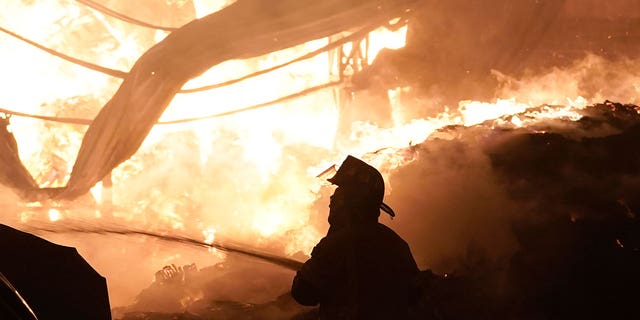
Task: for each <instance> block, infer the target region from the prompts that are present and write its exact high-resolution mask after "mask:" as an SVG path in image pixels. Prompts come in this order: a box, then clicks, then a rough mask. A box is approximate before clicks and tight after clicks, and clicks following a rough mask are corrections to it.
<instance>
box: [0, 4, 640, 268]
mask: <svg viewBox="0 0 640 320" xmlns="http://www.w3.org/2000/svg"><path fill="white" fill-rule="evenodd" d="M26 3H33V4H26ZM231 3H233V1H223V0H219V1H215V0H210V1H204V0H201V1H194V5H195V9H196V12H195V13H194V15H195V17H202V16H204V15H206V14H208V13H210V12H214V11H216V10H219V9H220V8H222V7H224V6H226V5H229V4H231ZM80 21H81V22H83V23H80ZM0 25H2V26H6V27H8V28H11V29H13V30H16V31H17V32H19V33H20V34H22V35H24V36H26V37H29V38H31V39H33V40H35V41H39V42H41V43H43V44H45V45H47V46H50V47H53V48H56V49H60V50H61V51H65V49H69V46H67V45H66V44H65V41H66V40H68V39H67V38H68V37H71V36H70V33H72V32H73V31H77V32H80V33H99V34H100V35H101V37H102V38H103V39H106V40H105V43H102V44H100V43H83V42H77V43H75V44H76V45H78V46H80V47H78V48H76V49H75V50H76V52H75V53H76V54H78V55H84V58H87V59H90V60H92V61H95V62H97V63H99V64H102V65H106V66H109V67H112V68H119V69H121V70H127V69H128V68H130V67H131V66H132V65H133V63H134V62H135V61H136V59H137V57H139V56H140V55H141V54H142V53H143V52H144V50H146V48H148V47H149V46H150V45H152V44H153V43H148V42H142V41H141V40H139V38H138V37H136V36H135V32H139V31H136V30H137V29H135V28H133V27H131V28H130V29H121V28H122V26H121V25H118V24H114V23H113V21H111V20H110V19H109V18H108V17H104V16H101V15H100V14H98V13H95V12H92V11H90V10H85V9H81V8H80V7H78V6H73V5H66V4H65V5H62V4H60V3H58V2H57V1H38V2H37V3H36V2H24V1H22V2H20V1H17V2H16V1H12V2H8V3H2V4H0ZM140 32H141V31H140ZM406 32H407V28H406V27H401V28H399V29H398V30H396V31H390V30H388V29H385V28H380V29H378V30H375V31H373V32H371V34H370V35H369V48H368V54H369V55H368V62H371V61H373V59H374V58H375V56H376V55H377V54H378V53H379V52H380V51H381V50H382V49H383V48H390V49H397V48H401V47H402V46H403V45H404V43H405V39H406ZM165 35H166V33H164V32H157V33H156V34H155V35H154V37H153V38H152V39H154V41H158V40H159V39H161V38H162V37H164V36H165ZM328 43H329V39H317V40H314V41H310V42H308V43H305V44H302V45H299V46H296V47H293V48H289V49H286V50H281V51H278V52H274V53H270V54H267V55H264V56H261V57H256V58H253V59H246V60H233V61H227V62H224V63H222V64H220V65H217V66H215V67H213V68H211V69H210V70H209V71H207V72H205V73H204V74H203V75H201V76H200V77H198V78H196V79H193V80H191V81H189V82H188V83H187V84H185V86H184V87H185V88H194V87H199V86H202V85H208V84H212V83H219V82H223V81H227V80H231V79H235V78H238V77H240V76H243V75H246V74H250V73H252V72H256V71H259V70H262V69H265V68H269V67H271V66H274V65H277V64H280V63H283V62H287V61H289V60H291V59H293V58H296V57H298V56H300V55H303V54H305V53H308V52H311V51H313V50H316V49H318V48H320V47H322V46H324V45H326V44H328ZM0 44H2V46H3V48H6V49H5V50H3V52H2V53H1V55H2V59H0V68H2V69H3V70H4V71H5V72H4V73H3V74H5V75H16V76H11V77H6V76H3V77H0V85H2V87H3V88H8V90H6V91H4V92H3V94H2V97H1V98H0V99H1V100H0V104H1V106H2V107H6V108H10V109H14V110H17V111H21V112H26V113H36V114H48V115H60V116H67V117H68V116H78V117H85V118H91V117H93V116H95V114H97V112H98V111H99V109H100V107H101V106H103V105H104V103H105V102H106V101H108V99H109V98H110V97H111V96H112V95H113V93H114V92H115V90H117V87H118V85H119V81H120V80H117V79H115V80H114V79H110V78H108V77H107V76H104V75H100V74H96V73H94V72H91V71H86V70H84V69H82V68H79V67H76V66H73V65H69V64H68V63H67V62H64V61H61V60H59V59H57V58H53V57H51V56H49V55H47V54H45V53H42V52H40V51H37V50H36V49H33V48H31V47H28V46H26V45H24V44H22V43H20V42H18V41H16V40H14V39H11V38H8V37H6V36H0ZM347 49H349V48H347ZM330 54H331V53H325V54H320V55H317V56H316V57H314V58H312V59H309V60H306V61H302V62H298V63H294V64H292V65H290V66H288V67H285V68H282V69H279V70H277V71H274V72H270V73H268V74H264V75H261V76H259V77H255V78H252V79H248V80H244V81H242V82H239V83H236V84H234V85H232V86H227V87H222V88H218V89H216V90H210V91H204V92H198V93H191V94H179V95H177V96H176V97H175V98H174V99H173V101H172V102H171V104H170V106H169V107H168V108H167V110H166V111H165V113H164V114H163V116H162V119H161V121H170V120H176V119H185V118H192V117H203V116H208V115H215V114H219V113H222V112H227V111H233V110H237V109H239V108H243V107H246V106H251V105H255V104H258V103H262V102H265V101H270V100H274V99H277V98H279V97H282V96H286V95H288V94H292V93H295V92H298V91H301V90H304V89H306V88H309V87H313V86H317V85H320V84H323V83H327V82H330V81H332V80H335V77H336V75H335V69H336V67H335V65H334V64H332V59H331V55H330ZM602 64H604V62H603V61H601V60H600V59H599V58H596V57H593V56H589V57H587V58H586V59H585V60H584V61H580V62H576V65H575V66H573V67H571V68H569V69H567V70H564V71H558V70H555V71H554V72H552V73H550V74H547V75H543V76H539V77H537V78H533V79H511V78H509V77H507V76H506V75H498V76H499V77H502V78H500V79H501V80H502V81H503V82H504V83H508V84H510V85H505V86H503V90H502V91H501V92H500V93H499V95H500V97H501V98H499V99H496V100H495V101H493V102H486V101H462V102H460V103H459V105H458V106H457V108H449V107H446V108H444V109H443V111H442V112H441V113H439V114H435V115H433V116H432V117H425V118H410V116H409V115H410V114H411V113H410V112H408V111H409V108H410V106H409V105H407V104H405V103H403V99H402V97H403V96H404V95H407V94H410V93H411V92H410V90H411V89H410V88H396V89H394V90H390V91H389V93H388V95H389V98H390V102H391V106H392V115H393V122H394V125H393V126H392V127H387V128H382V127H380V126H378V125H376V124H375V123H371V122H367V121H357V122H354V123H352V124H351V128H350V129H351V130H350V131H349V133H350V134H349V135H347V136H344V137H342V136H339V135H338V134H337V131H338V127H339V125H338V123H339V119H338V118H339V116H340V110H339V109H340V106H339V105H338V103H339V102H338V99H336V90H340V89H339V88H338V89H325V90H322V91H318V92H315V93H314V94H312V95H307V96H304V97H301V98H298V99H295V100H292V101H290V102H283V103H279V104H276V105H272V106H270V107H268V108H263V109H256V110H252V111H250V112H243V113H236V114H233V115H230V116H226V117H213V118H209V119H205V120H201V121H194V122H189V123H182V124H175V125H163V126H160V125H158V126H156V127H155V128H154V129H153V130H152V131H151V133H150V134H149V136H148V137H147V139H146V140H145V142H144V144H143V145H142V147H141V148H140V150H139V151H138V152H137V153H136V154H135V155H134V156H133V157H132V158H131V159H129V160H128V161H126V162H125V163H123V164H122V165H120V166H119V167H118V168H116V169H114V170H113V172H112V175H111V179H112V181H113V187H112V192H109V193H107V192H104V190H103V186H102V184H101V183H99V184H97V185H96V186H95V187H94V188H92V189H91V197H92V200H93V201H95V204H93V206H95V207H97V206H98V205H99V204H102V203H103V202H106V201H109V202H110V203H112V204H113V212H111V213H110V214H109V215H106V214H103V213H100V212H99V210H101V209H100V208H97V209H96V208H94V209H95V210H85V211H82V210H74V209H69V212H67V211H66V209H64V210H63V209H61V208H59V207H56V206H58V205H59V204H56V203H32V204H28V205H25V207H24V210H23V212H20V213H19V217H20V219H21V221H23V222H27V221H29V220H31V219H36V218H37V217H38V216H39V215H40V214H39V212H47V218H48V219H49V220H50V221H52V222H60V221H63V220H64V216H66V215H67V214H69V213H73V214H75V215H83V214H84V215H87V216H88V217H90V218H95V217H96V216H102V217H105V216H110V217H113V218H114V219H119V221H124V222H125V223H131V224H136V225H138V226H145V227H149V228H158V229H163V228H164V229H173V230H180V231H184V232H190V233H192V234H197V235H198V236H200V237H202V238H203V239H204V240H205V242H207V243H211V242H212V241H214V239H216V237H217V236H218V235H220V236H223V237H226V238H231V239H238V240H244V241H245V242H249V243H253V244H256V245H264V246H268V247H274V246H275V245H274V243H276V244H278V245H280V246H279V247H281V248H282V251H283V253H285V254H288V255H293V254H296V253H300V252H301V253H304V254H309V253H310V252H311V249H312V248H313V246H314V245H315V243H317V241H318V240H319V239H320V238H321V237H322V235H323V233H324V230H323V228H324V227H326V226H323V225H318V223H317V220H314V218H313V217H314V216H316V215H318V212H316V211H317V210H324V208H323V209H316V202H317V201H318V200H319V199H320V198H321V190H322V189H323V188H325V184H324V183H323V181H322V180H323V179H320V178H318V177H317V176H318V175H319V174H321V173H322V172H323V171H324V170H326V169H327V168H329V167H331V166H332V165H335V164H339V163H340V162H341V161H342V160H343V159H344V157H345V156H346V155H347V154H352V155H355V156H366V157H367V159H366V160H367V161H370V162H371V163H372V164H374V165H375V166H376V167H378V168H380V169H381V171H382V172H383V174H384V175H385V176H387V175H388V174H389V173H390V172H391V171H392V170H393V169H394V168H397V167H400V166H402V165H405V164H407V163H409V162H411V160H412V159H411V156H410V155H406V154H403V153H402V152H398V150H400V149H403V148H407V147H410V146H413V145H415V144H418V143H420V142H422V141H424V140H426V139H428V138H429V137H430V136H431V135H432V134H433V133H434V132H436V131H437V130H439V129H441V128H444V127H447V126H451V125H463V126H472V125H475V124H479V123H483V122H486V121H506V122H509V123H510V124H511V125H512V126H514V127H525V126H528V125H531V124H533V123H535V122H536V121H541V120H544V119H556V118H566V119H571V120H577V119H579V118H580V114H579V112H578V111H579V110H580V109H582V108H584V107H585V106H587V105H588V104H590V103H592V102H594V101H601V100H599V99H600V98H601V97H602V96H597V95H596V96H590V97H584V96H583V93H584V92H582V91H581V89H580V88H581V86H580V83H579V82H577V81H575V79H576V78H575V74H576V71H575V70H582V71H581V72H582V73H580V74H581V75H582V77H583V78H584V77H587V76H586V75H585V71H584V70H585V66H588V67H587V69H589V68H591V69H589V70H593V72H594V73H597V72H599V71H600V70H601V68H602V67H601V65H602ZM636 64H637V62H633V61H626V62H623V63H622V64H621V65H620V67H621V68H634V69H633V70H640V67H639V66H637V65H636ZM574 69H575V70H574ZM636 83H637V82H636ZM633 88H635V89H633ZM634 90H635V91H634ZM638 93H640V87H638V85H637V84H636V85H635V87H632V88H631V89H628V90H626V91H621V92H619V95H618V96H619V97H621V99H622V98H625V97H634V94H635V97H636V98H635V99H637V97H638V96H640V94H638ZM614 96H615V95H614ZM625 101H627V100H625ZM630 102H632V103H633V102H634V100H631V101H630ZM546 103H549V104H550V105H545V104H546ZM556 105H563V106H562V107H559V106H556ZM11 121H12V130H13V132H14V134H15V136H16V138H17V140H18V143H19V149H20V157H21V158H22V160H23V162H24V163H25V165H26V166H27V168H28V169H29V171H30V172H31V173H32V174H33V175H34V177H35V178H36V180H37V182H38V184H39V185H40V186H42V187H55V186H63V185H64V184H65V183H66V182H67V180H68V177H69V173H70V171H71V167H72V165H73V162H74V161H75V156H76V155H77V152H78V148H79V146H80V142H81V139H82V136H83V135H84V132H85V130H86V127H82V126H78V125H67V124H59V123H49V122H42V121H39V120H33V119H28V118H19V117H14V118H12V119H11ZM380 150H384V152H378V153H376V154H375V155H372V152H373V151H380ZM324 176H326V174H325V175H323V177H324ZM105 197H107V198H105ZM73 205H74V204H71V206H73ZM76 205H77V206H86V205H87V204H82V205H80V204H76ZM91 205H92V204H89V206H91ZM42 208H48V209H45V211H42V210H40V211H38V209H42ZM325 208H326V207H325ZM96 210H98V212H97V213H96ZM87 212H88V213H87ZM319 215H320V216H323V215H326V212H325V211H322V212H320V213H319ZM321 220H322V219H321ZM325 220H326V219H325ZM124 251H126V250H125V249H123V252H124ZM211 254H212V255H217V256H218V257H219V258H224V255H223V254H221V253H219V252H217V251H215V250H211ZM180 257H181V256H180V255H176V254H172V255H166V256H162V255H160V254H158V256H154V261H157V262H158V263H160V264H162V265H166V264H169V263H170V262H171V261H175V260H177V259H179V258H180Z"/></svg>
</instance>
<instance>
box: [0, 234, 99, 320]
mask: <svg viewBox="0 0 640 320" xmlns="http://www.w3.org/2000/svg"><path fill="white" fill-rule="evenodd" d="M0 257H2V260H0V261H1V262H0V272H2V274H3V275H4V276H5V277H6V278H7V279H8V280H9V281H10V282H11V284H13V286H14V287H15V288H16V289H17V290H18V292H19V293H20V295H21V296H22V297H23V298H24V299H25V300H26V301H27V303H28V304H29V305H30V307H31V308H32V309H33V311H34V313H35V314H36V316H37V317H38V318H39V319H42V320H47V319H94V320H110V319H111V309H110V306H109V296H108V293H107V283H106V280H105V278H104V277H102V276H101V275H100V274H98V273H97V272H96V271H95V270H94V269H93V268H92V267H91V266H90V265H89V264H88V263H87V261H85V260H84V259H83V258H82V257H81V256H80V254H78V251H77V250H76V249H75V248H72V247H65V246H61V245H57V244H55V243H52V242H49V241H47V240H44V239H42V238H39V237H36V236H34V235H32V234H29V233H25V232H22V231H19V230H16V229H13V228H11V227H8V226H6V225H0Z"/></svg>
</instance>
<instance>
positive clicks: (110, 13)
mask: <svg viewBox="0 0 640 320" xmlns="http://www.w3.org/2000/svg"><path fill="white" fill-rule="evenodd" d="M76 2H79V3H81V4H83V5H85V6H87V7H89V8H91V9H94V10H96V11H100V12H102V13H104V14H106V15H108V16H110V17H113V18H116V19H119V20H122V21H124V22H128V23H131V24H134V25H137V26H141V27H146V28H151V29H158V30H162V31H167V32H173V31H175V30H177V29H178V28H174V27H164V26H159V25H155V24H151V23H147V22H144V21H140V20H138V19H135V18H132V17H130V16H127V15H125V14H122V13H119V12H117V11H114V10H111V9H109V8H107V7H105V6H103V5H101V4H99V3H96V2H93V1H91V0H76Z"/></svg>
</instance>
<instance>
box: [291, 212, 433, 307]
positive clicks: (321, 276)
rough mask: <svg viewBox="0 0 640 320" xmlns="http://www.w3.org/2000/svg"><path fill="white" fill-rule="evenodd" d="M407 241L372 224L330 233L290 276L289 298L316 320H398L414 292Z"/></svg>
mask: <svg viewBox="0 0 640 320" xmlns="http://www.w3.org/2000/svg"><path fill="white" fill-rule="evenodd" d="M418 273H419V269H418V267H417V265H416V262H415V260H414V259H413V256H412V255H411V251H410V249H409V246H408V245H407V243H406V242H405V241H404V240H403V239H402V238H400V236H398V235H397V234H396V233H395V232H394V231H393V230H391V229H389V228H388V227H387V226H385V225H383V224H380V223H378V222H377V221H372V222H368V223H363V224H358V225H355V226H351V227H349V228H342V229H340V230H337V231H330V232H329V233H328V234H327V236H326V237H324V238H323V239H322V240H321V241H320V242H319V243H318V244H317V245H316V246H315V247H314V249H313V251H312V253H311V258H310V259H309V260H308V261H307V262H305V264H304V265H303V266H302V268H301V269H300V270H299V271H298V273H297V274H296V276H295V278H294V280H293V285H292V288H291V294H292V296H293V297H294V298H295V299H296V301H298V302H299V303H300V304H303V305H317V304H320V319H404V318H407V312H408V306H409V305H410V304H412V303H414V302H415V301H416V300H417V299H418V296H419V294H420V292H419V289H418V285H417V281H416V277H417V275H418Z"/></svg>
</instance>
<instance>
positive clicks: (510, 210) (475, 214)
mask: <svg viewBox="0 0 640 320" xmlns="http://www.w3.org/2000/svg"><path fill="white" fill-rule="evenodd" d="M483 134H487V132H483ZM414 152H415V160H414V161H413V162H411V163H410V164H408V165H406V166H403V167H400V168H398V169H397V170H396V171H394V172H393V173H392V175H391V176H390V178H389V182H390V184H391V185H392V191H391V194H390V196H389V197H388V199H387V200H386V201H388V203H389V204H390V205H391V206H392V207H394V209H395V211H396V212H397V214H398V216H397V218H396V219H394V220H392V221H387V222H386V223H387V224H389V225H390V226H392V227H393V228H394V229H396V230H398V232H399V233H400V234H401V235H402V236H404V238H405V240H406V241H407V242H408V243H409V244H410V246H411V249H412V250H413V252H414V255H415V258H416V261H417V262H418V264H419V266H420V267H421V269H432V270H434V271H435V272H439V273H446V272H452V271H454V270H456V269H460V268H462V264H463V263H465V260H466V259H467V258H468V257H470V255H473V254H476V253H478V252H479V253H480V254H482V255H485V258H486V259H488V261H486V262H487V263H489V264H491V265H495V264H496V263H498V262H502V260H503V259H505V258H508V257H509V256H510V255H511V254H512V253H513V252H514V250H515V249H516V247H517V243H516V241H515V239H514V238H513V235H512V234H511V231H510V223H511V220H512V219H513V217H514V216H517V214H518V210H517V208H518V207H517V205H516V203H515V202H513V201H512V200H510V198H509V196H508V194H507V193H506V190H505V189H504V186H502V185H501V184H500V183H499V182H498V181H497V178H496V177H495V174H494V172H493V170H492V167H491V163H490V160H489V158H488V156H487V154H485V153H484V152H483V150H482V149H481V148H480V147H479V146H478V145H477V144H475V143H473V141H469V140H454V141H448V140H430V141H427V142H425V143H423V144H421V145H419V146H417V147H415V149H414ZM474 263H475V261H474Z"/></svg>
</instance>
